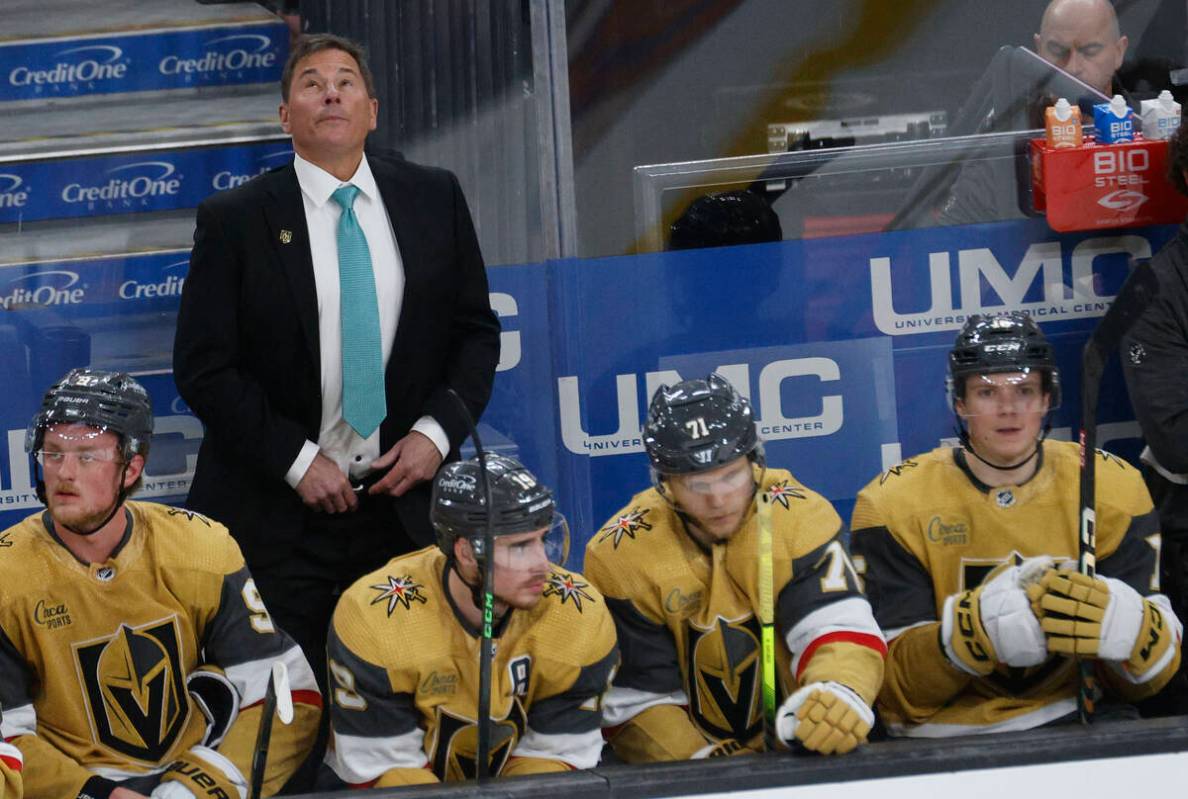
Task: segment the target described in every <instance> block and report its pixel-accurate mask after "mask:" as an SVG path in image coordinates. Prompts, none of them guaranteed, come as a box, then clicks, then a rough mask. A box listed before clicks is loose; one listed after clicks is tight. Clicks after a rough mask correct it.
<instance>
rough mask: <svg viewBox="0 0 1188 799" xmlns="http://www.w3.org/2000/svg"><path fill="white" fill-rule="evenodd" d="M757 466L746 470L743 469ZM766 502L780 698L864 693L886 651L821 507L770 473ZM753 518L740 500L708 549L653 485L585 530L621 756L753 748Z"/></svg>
mask: <svg viewBox="0 0 1188 799" xmlns="http://www.w3.org/2000/svg"><path fill="white" fill-rule="evenodd" d="M756 474H758V472H756ZM763 479H764V483H763V487H764V488H765V489H766V490H767V491H768V492H769V494H770V495H771V497H772V500H773V501H772V556H773V560H774V579H773V583H772V586H773V591H774V593H775V602H776V608H775V622H776V627H777V631H778V635H779V636H780V638H782V640H783V641H784V643H785V646H779V647H777V651H776V671H777V674H778V680H779V683H780V684H779V686H778V693H779V694H780V697H779V699H780V701H782V699H783V697H784V696H787V695H788V694H790V693H791V692H792V691H794V690H795V689H796V688H798V687H800V686H802V685H805V684H807V683H810V682H816V681H819V680H835V681H837V682H840V683H843V684H845V685H848V686H849V687H850V688H852V689H854V690H855V691H856V692H858V693H859V694H860V695H861V696H862V697H863V699H865V700H866V701H867V702H873V701H874V698H875V695H876V693H877V692H878V689H879V684H880V682H881V681H882V675H883V656H884V655H885V653H886V646H885V644H884V642H883V637H882V634H881V633H880V632H879V629H878V626H877V625H876V624H875V621H874V617H873V616H872V614H871V610H870V606H869V605H868V604H867V601H866V598H865V597H864V596H863V594H862V587H861V583H860V581H859V579H858V576H857V574H856V573H855V570H854V567H853V564H852V563H851V561H850V558H849V553H848V552H847V549H846V545H845V541H844V536H843V533H844V526H843V525H842V522H841V519H840V518H839V517H838V515H837V513H836V512H835V511H834V510H833V507H832V506H831V505H830V504H829V502H828V501H827V500H826V499H825V498H824V497H822V496H820V495H819V494H817V493H815V492H813V491H811V490H809V489H808V488H806V487H805V486H803V485H802V484H800V483H799V482H797V481H796V480H795V478H793V477H792V475H791V474H790V473H788V472H787V471H784V470H782V469H768V470H767V471H766V473H765V477H764V478H763ZM758 537H759V524H758V517H757V514H756V513H755V509H754V506H753V505H752V508H751V510H750V511H748V515H747V516H746V518H745V519H744V521H743V525H742V527H741V529H740V530H739V531H738V532H737V533H735V534H734V535H733V536H732V537H731V538H730V540H729V541H728V542H726V543H724V544H716V545H714V546H713V547H712V548H711V549H710V550H709V551H706V550H705V549H704V548H703V547H702V546H701V545H699V544H698V543H696V542H695V541H694V539H693V538H692V537H690V536H689V534H688V533H687V532H686V531H685V528H684V523H683V522H682V521H681V519H680V517H679V516H678V515H677V513H676V512H675V511H674V510H673V508H672V506H671V505H669V504H668V502H667V501H666V500H665V499H664V497H662V496H661V495H660V494H659V492H657V491H656V489H654V488H652V489H649V490H647V491H644V492H642V493H640V494H637V495H636V496H635V497H634V498H633V499H632V500H631V502H630V503H629V504H628V505H626V506H625V507H624V508H622V509H621V510H620V511H619V512H618V513H616V514H615V515H614V516H612V517H611V518H610V520H609V521H608V522H607V524H606V525H605V526H604V527H603V528H602V529H601V530H599V531H598V532H597V533H595V535H594V536H593V537H592V538H591V539H590V543H589V544H588V545H587V548H586V561H585V568H586V573H587V574H588V575H589V577H590V580H591V581H592V582H593V583H594V584H595V585H596V586H598V588H599V590H601V591H602V593H603V595H604V596H606V602H607V605H608V606H609V607H610V609H611V614H612V615H613V616H614V619H615V626H616V628H617V629H618V634H619V647H620V650H621V652H622V666H621V667H620V668H619V670H618V672H617V673H616V675H615V679H614V684H613V686H612V688H611V691H610V692H609V693H608V694H607V698H606V702H605V710H604V715H605V719H604V724H605V725H606V726H607V727H609V728H610V729H609V730H608V731H607V734H608V737H609V739H610V742H611V744H612V746H614V748H615V752H616V754H618V755H619V757H621V758H623V759H624V760H626V761H627V762H646V761H653V760H675V759H686V758H689V757H691V756H692V755H694V754H696V753H698V752H699V751H701V750H703V749H704V748H705V747H706V746H707V745H708V744H713V743H717V742H720V741H726V740H730V739H734V740H737V741H739V742H741V743H742V744H744V745H746V746H749V747H751V748H753V749H759V748H761V747H762V742H763V736H762V729H763V703H762V662H761V658H762V654H761V651H760V629H759V622H758V619H759V614H760V608H759V604H758V603H759V583H758V551H759V550H758Z"/></svg>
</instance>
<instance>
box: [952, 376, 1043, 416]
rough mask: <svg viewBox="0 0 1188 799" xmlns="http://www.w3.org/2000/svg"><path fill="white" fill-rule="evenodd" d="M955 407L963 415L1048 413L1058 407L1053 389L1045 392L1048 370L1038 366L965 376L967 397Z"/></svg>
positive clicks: (965, 394)
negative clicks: (1041, 369)
mask: <svg viewBox="0 0 1188 799" xmlns="http://www.w3.org/2000/svg"><path fill="white" fill-rule="evenodd" d="M954 407H955V408H956V410H957V412H958V413H960V414H961V416H963V417H965V418H969V417H971V416H997V415H1002V414H1012V413H1014V414H1044V413H1049V412H1051V411H1054V410H1056V408H1057V407H1058V406H1057V405H1054V404H1053V403H1052V394H1051V392H1045V391H1044V373H1043V372H1042V371H1039V370H1035V369H1024V370H1022V371H1019V372H1003V373H1001V374H985V375H971V376H969V377H967V378H965V392H964V396H960V397H958V398H957V399H956V402H955V403H954Z"/></svg>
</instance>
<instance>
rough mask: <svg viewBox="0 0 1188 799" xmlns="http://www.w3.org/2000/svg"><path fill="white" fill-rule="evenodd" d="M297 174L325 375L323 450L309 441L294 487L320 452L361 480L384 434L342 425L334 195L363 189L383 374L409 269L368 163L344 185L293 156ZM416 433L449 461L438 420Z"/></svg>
mask: <svg viewBox="0 0 1188 799" xmlns="http://www.w3.org/2000/svg"><path fill="white" fill-rule="evenodd" d="M293 167H294V169H295V170H296V171H297V183H298V184H299V185H300V186H301V202H302V204H303V205H304V206H305V222H306V225H307V226H308V228H309V248H310V255H312V256H313V271H314V283H315V285H316V288H317V294H318V341H319V345H318V349H319V352H320V353H321V373H322V422H321V426H320V428H319V433H318V440H317V443H314V442H313V441H306V442H305V444H304V446H302V448H301V451H300V452H299V453H298V454H297V458H296V460H294V461H293V464H292V465H291V466H290V467H289V471H288V473H287V474H286V475H285V481H286V482H288V484H289V485H290V486H293V487H294V488H295V487H296V486H297V483H299V482H300V481H301V478H302V477H304V476H305V472H306V471H307V470H308V469H309V466H310V464H311V463H313V460H314V457H315V456H316V455H317V454H318V452H319V451H320V452H321V453H322V454H324V455H326V456H327V457H328V458H330V459H331V460H333V461H334V462H335V463H337V464H338V468H340V469H342V471H343V473H344V474H346V475H347V476H348V477H351V478H354V479H356V480H358V479H360V478H362V477H363V476H364V475H366V474H367V473H368V472H369V471H370V470H371V469H370V466H371V462H372V461H373V460H375V459H376V458H378V457H379V456H380V454H381V453H380V432H379V428H376V429H375V431H374V432H372V434H371V435H370V436H368V437H367V438H362V437H361V436H360V435H359V434H358V433H356V432H355V431H354V429H353V428H352V427H351V426H350V425H349V424H347V423H346V421H344V420H343V418H342V312H341V308H340V306H339V289H338V219H339V217H340V216H341V215H342V210H341V209H340V208H339V205H338V203H337V202H334V201H333V200H332V199H331V195H332V194H334V192H335V190H337V189H338V188H339V187H340V186H345V185H346V184H347V183H350V184H353V185H354V186H355V187H357V188H358V189H359V193H358V195H356V197H355V204H354V206H353V207H354V211H355V217H356V218H357V219H358V220H359V227H361V228H362V229H363V235H364V236H366V237H367V248H368V250H369V251H370V253H371V270H372V273H373V274H374V275H375V296H376V300H377V301H378V302H379V324H380V347H381V352H382V356H383V364H384V369H385V370H386V369H387V367H388V358H389V357H390V356H391V355H392V343H393V341H395V339H396V325H397V323H398V322H399V321H400V307H401V304H402V303H403V300H404V264H403V262H402V261H401V260H400V249H399V248H398V247H397V246H396V235H395V233H393V231H392V222H391V220H390V219H389V218H388V210H387V208H385V207H384V202H383V198H382V197H381V196H380V193H379V187H378V186H377V185H376V183H375V177H374V176H373V175H372V174H371V167H370V166H369V165H368V163H367V157H366V156H364V157H363V158H362V159H361V160H360V161H359V168H358V169H357V170H355V174H354V175H352V176H351V179H350V180H349V181H346V182H345V183H344V182H343V181H341V180H339V179H338V178H336V177H334V176H333V175H331V174H330V173H329V172H327V171H326V170H324V169H322V168H321V167H319V166H316V165H315V164H312V163H310V162H309V161H306V160H305V159H304V158H302V157H301V156H300V155H297V154H294V155H293ZM412 429H413V430H416V431H417V432H419V433H422V434H424V435H425V436H427V437H428V438H429V440H430V441H432V442H433V444H434V445H435V446H436V447H437V449H438V451H440V452H441V456H442V457H443V458H444V457H445V456H446V453H447V452H449V438H448V437H447V436H446V434H445V431H444V430H443V429H442V427H441V425H440V424H438V423H437V421H436V420H435V419H434V418H433V417H432V416H422V417H421V418H420V419H418V420H417V422H416V424H414V425H413V427H412Z"/></svg>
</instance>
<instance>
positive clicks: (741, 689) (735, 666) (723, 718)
mask: <svg viewBox="0 0 1188 799" xmlns="http://www.w3.org/2000/svg"><path fill="white" fill-rule="evenodd" d="M688 630H689V638H688V640H687V641H686V644H685V647H686V648H685V658H686V663H687V664H688V667H687V669H686V673H687V674H688V675H689V676H688V678H687V682H688V684H687V685H686V693H687V695H688V697H689V714H690V716H691V717H692V718H693V721H694V722H695V723H696V724H697V726H698V727H700V728H701V730H702V731H703V732H705V733H706V734H707V735H710V736H712V737H713V738H717V739H722V738H736V739H738V740H739V741H744V742H745V741H749V740H751V739H752V738H754V737H755V736H756V735H758V734H759V731H760V729H761V728H762V725H763V712H762V711H763V703H762V700H761V688H762V679H761V677H760V668H761V667H762V663H761V660H762V659H761V657H760V654H761V651H760V648H759V623H758V622H757V621H756V619H755V617H754V616H753V615H750V614H748V615H747V616H745V617H743V618H739V619H724V618H722V617H721V616H718V617H716V618H715V619H713V621H711V622H710V623H709V625H708V627H705V628H703V627H701V626H700V625H697V624H692V623H691V624H690V625H689V628H688Z"/></svg>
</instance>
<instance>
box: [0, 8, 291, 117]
mask: <svg viewBox="0 0 1188 799" xmlns="http://www.w3.org/2000/svg"><path fill="white" fill-rule="evenodd" d="M288 56H289V30H288V28H286V27H285V25H284V23H282V22H281V21H280V20H276V21H265V22H260V23H246V24H237V25H216V26H209V27H201V28H181V29H177V30H153V31H139V32H130V31H129V32H120V33H118V34H112V35H104V36H93V37H70V38H64V39H49V40H45V39H41V40H36V41H18V42H10V43H6V44H0V102H3V101H6V100H9V101H10V100H48V99H59V98H64V97H78V96H81V95H93V94H112V93H116V92H142V91H159V90H164V89H186V88H195V87H200V86H237V85H241V84H248V83H276V82H278V81H279V80H280V75H281V69H282V68H283V67H284V64H285V59H286V58H288Z"/></svg>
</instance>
